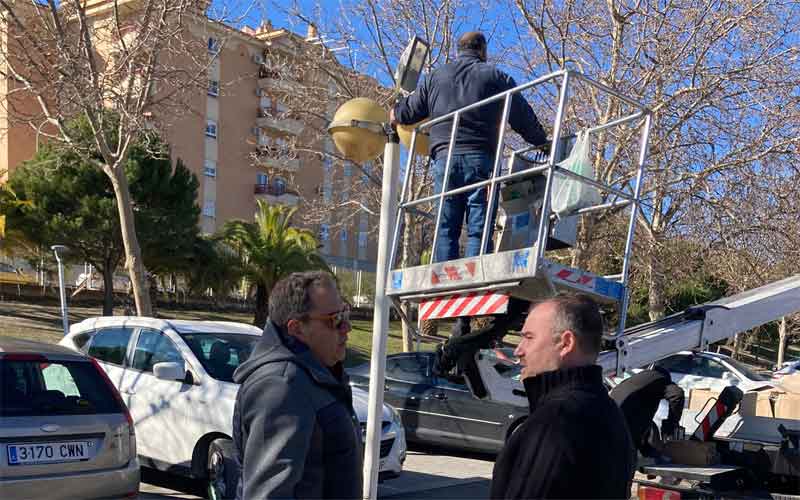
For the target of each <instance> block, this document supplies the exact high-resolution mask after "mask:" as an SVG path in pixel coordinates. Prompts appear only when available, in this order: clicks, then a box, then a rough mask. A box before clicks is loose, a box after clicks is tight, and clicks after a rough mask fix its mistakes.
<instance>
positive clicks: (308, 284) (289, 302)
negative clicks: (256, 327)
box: [269, 271, 338, 330]
mask: <svg viewBox="0 0 800 500" xmlns="http://www.w3.org/2000/svg"><path fill="white" fill-rule="evenodd" d="M314 288H328V289H330V290H338V287H337V286H336V280H335V279H334V278H333V275H331V274H330V273H328V272H325V271H307V272H303V273H292V274H290V275H289V276H287V277H285V278H283V279H282V280H280V281H279V282H278V283H276V284H275V286H274V287H273V288H272V293H270V296H269V319H270V320H271V321H272V322H273V323H275V324H276V325H277V326H278V327H279V328H282V329H284V330H285V329H286V325H288V324H289V321H290V320H293V319H303V318H304V317H305V316H306V315H307V314H308V313H309V312H310V311H311V309H312V308H313V307H314V304H312V302H311V290H312V289H314Z"/></svg>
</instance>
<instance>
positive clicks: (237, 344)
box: [181, 333, 261, 382]
mask: <svg viewBox="0 0 800 500" xmlns="http://www.w3.org/2000/svg"><path fill="white" fill-rule="evenodd" d="M181 338H182V339H183V341H184V342H186V345H188V346H189V349H191V350H192V353H193V354H194V356H195V357H196V358H197V359H198V361H200V364H201V365H203V369H204V370H205V371H206V372H207V373H208V374H209V375H211V376H212V377H214V378H215V379H217V380H221V381H223V382H233V372H234V371H236V368H238V367H239V365H240V364H242V363H244V362H245V361H246V360H247V358H249V357H250V353H252V352H253V348H254V347H255V345H256V342H257V341H258V339H259V338H261V337H259V336H257V335H243V334H235V333H184V334H181Z"/></svg>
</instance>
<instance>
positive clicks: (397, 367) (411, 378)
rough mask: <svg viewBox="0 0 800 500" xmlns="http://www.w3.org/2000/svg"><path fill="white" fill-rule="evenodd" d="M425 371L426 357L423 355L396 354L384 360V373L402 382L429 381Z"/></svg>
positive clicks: (418, 382)
mask: <svg viewBox="0 0 800 500" xmlns="http://www.w3.org/2000/svg"><path fill="white" fill-rule="evenodd" d="M427 372H428V358H426V357H425V356H397V357H395V358H392V359H390V360H387V362H386V375H387V376H388V377H389V378H392V379H395V380H400V381H402V382H411V383H413V384H427V383H430V382H431V379H430V377H429V376H428V373H427Z"/></svg>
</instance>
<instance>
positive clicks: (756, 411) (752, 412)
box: [739, 390, 779, 417]
mask: <svg viewBox="0 0 800 500" xmlns="http://www.w3.org/2000/svg"><path fill="white" fill-rule="evenodd" d="M778 394H779V393H777V392H775V391H771V390H762V391H750V392H745V393H744V397H743V398H742V402H741V403H739V414H740V415H742V416H755V417H773V416H774V412H773V409H772V399H774V398H775V397H777V395H778Z"/></svg>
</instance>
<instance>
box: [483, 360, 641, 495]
mask: <svg viewBox="0 0 800 500" xmlns="http://www.w3.org/2000/svg"><path fill="white" fill-rule="evenodd" d="M524 385H525V391H526V392H527V395H528V402H529V404H530V416H528V418H527V420H525V422H524V423H523V424H522V425H521V426H520V427H519V429H517V431H516V432H514V433H513V434H512V435H511V437H510V438H509V440H508V442H507V443H506V446H505V447H504V448H503V450H502V451H501V452H500V455H499V456H498V457H497V462H495V466H494V474H493V476H492V487H491V497H492V498H584V499H585V498H628V497H630V489H629V488H630V486H629V484H630V481H631V479H632V477H633V471H634V464H633V448H632V445H631V439H630V434H629V433H628V429H627V427H626V426H625V419H624V417H623V416H622V412H621V411H620V409H619V408H618V407H617V405H616V403H614V401H612V400H611V398H609V397H608V394H607V393H606V389H605V387H604V386H603V380H602V371H601V369H600V367H599V366H596V365H593V366H583V367H578V368H568V369H564V370H556V371H552V372H546V373H542V374H541V375H537V376H536V377H531V378H527V379H525V381H524Z"/></svg>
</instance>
